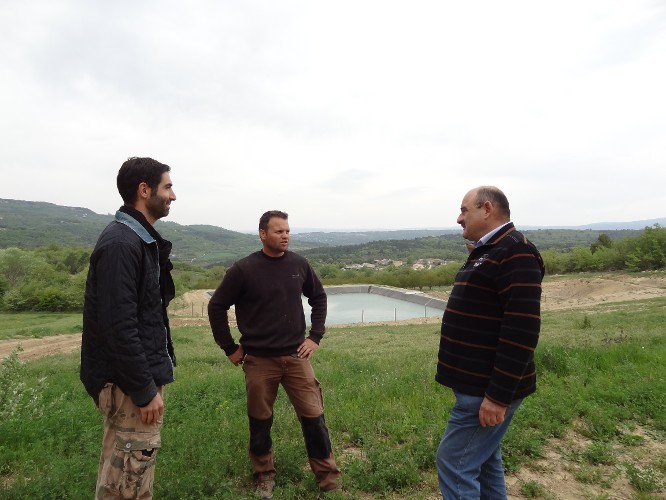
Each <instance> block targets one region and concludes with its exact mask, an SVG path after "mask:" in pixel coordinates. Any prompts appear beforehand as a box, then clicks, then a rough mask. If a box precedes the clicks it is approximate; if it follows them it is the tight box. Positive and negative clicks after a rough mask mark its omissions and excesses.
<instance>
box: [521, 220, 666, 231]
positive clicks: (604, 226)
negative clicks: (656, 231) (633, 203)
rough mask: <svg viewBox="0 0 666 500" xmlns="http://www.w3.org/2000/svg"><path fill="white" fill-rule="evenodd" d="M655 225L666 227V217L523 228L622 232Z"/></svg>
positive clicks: (526, 227) (525, 227)
mask: <svg viewBox="0 0 666 500" xmlns="http://www.w3.org/2000/svg"><path fill="white" fill-rule="evenodd" d="M655 224H659V225H660V226H661V227H666V217H661V218H657V219H647V220H635V221H628V222H594V223H592V224H584V225H582V226H549V227H547V228H543V227H539V226H523V229H575V230H578V231H583V230H586V229H593V230H596V231H620V230H623V229H645V228H646V227H652V226H654V225H655Z"/></svg>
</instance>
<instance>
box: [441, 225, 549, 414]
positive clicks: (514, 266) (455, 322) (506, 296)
mask: <svg viewBox="0 0 666 500" xmlns="http://www.w3.org/2000/svg"><path fill="white" fill-rule="evenodd" d="M543 276H544V265H543V260H542V258H541V255H540V254H539V251H538V250H537V249H536V247H535V246H534V245H533V244H532V243H530V242H529V241H528V240H527V238H525V236H523V235H522V234H521V233H520V232H518V231H517V230H516V228H515V227H514V225H513V224H512V223H509V224H507V225H506V226H504V227H502V228H501V229H500V230H499V231H498V232H497V233H496V234H495V235H494V236H493V237H492V238H491V239H490V241H489V242H488V243H487V244H485V245H482V246H480V247H478V248H475V249H474V250H473V251H472V252H471V253H470V255H469V257H468V259H467V262H465V265H464V266H463V267H462V268H461V269H460V271H459V272H458V274H457V275H456V280H455V283H454V286H453V290H452V292H451V296H450V298H449V301H448V303H447V305H446V310H445V312H444V318H443V321H442V335H441V338H440V344H439V356H438V357H439V362H438V365H437V374H436V376H435V380H437V382H439V383H440V384H442V385H445V386H447V387H450V388H452V389H454V390H456V391H459V392H462V393H464V394H470V395H473V396H486V397H488V399H490V400H491V401H493V402H495V403H497V404H501V405H505V406H508V405H509V404H511V402H512V401H514V400H516V399H520V398H523V397H525V396H527V395H529V394H531V393H533V392H534V391H535V390H536V370H535V366H534V350H535V348H536V346H537V342H538V340H539V330H540V328H541V316H540V314H541V304H540V303H541V281H542V280H543Z"/></svg>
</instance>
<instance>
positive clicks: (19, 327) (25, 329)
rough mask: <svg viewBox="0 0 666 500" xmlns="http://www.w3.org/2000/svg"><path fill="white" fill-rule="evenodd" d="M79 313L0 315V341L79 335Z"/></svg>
mask: <svg viewBox="0 0 666 500" xmlns="http://www.w3.org/2000/svg"><path fill="white" fill-rule="evenodd" d="M81 328H82V318H81V313H48V312H41V313H19V314H12V313H0V340H7V339H21V338H42V337H49V336H51V335H56V334H61V333H81Z"/></svg>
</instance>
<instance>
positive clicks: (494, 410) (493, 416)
mask: <svg viewBox="0 0 666 500" xmlns="http://www.w3.org/2000/svg"><path fill="white" fill-rule="evenodd" d="M505 413H506V406H501V405H498V404H497V403H493V402H492V401H491V400H490V399H488V398H483V401H482V402H481V408H479V423H480V424H481V427H485V426H486V425H489V426H491V427H493V426H495V425H497V424H501V423H502V422H504V414H505Z"/></svg>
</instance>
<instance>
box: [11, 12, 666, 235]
mask: <svg viewBox="0 0 666 500" xmlns="http://www.w3.org/2000/svg"><path fill="white" fill-rule="evenodd" d="M665 56H666V9H665V8H664V7H663V4H661V3H660V2H650V1H629V0H626V1H625V0H617V1H613V2H606V1H601V0H597V1H592V2H583V3H581V2H573V1H564V2H557V3H548V4H544V3H541V2H532V1H508V2H491V1H485V2H483V1H482V2H474V3H461V2H439V1H418V0H417V1H415V2H410V3H405V2H395V1H382V2H380V1H363V0H360V1H354V2H351V1H339V2H306V1H286V2H269V1H266V0H264V1H262V0H256V1H247V2H238V1H224V2H213V1H206V0H199V1H194V2H188V3H187V4H185V3H182V2H156V1H153V2H150V1H148V2H138V3H137V2H128V1H121V2H111V3H109V2H107V3H99V2H86V1H84V0H60V1H54V2H51V1H45V0H43V1H35V2H20V1H18V0H7V1H5V2H3V3H2V4H0V58H1V62H2V64H0V106H1V107H2V110H3V112H2V115H1V116H0V134H2V137H3V147H2V148H0V173H1V175H2V179H3V182H2V183H1V184H0V198H18V199H29V200H40V201H49V202H53V203H58V204H63V205H73V206H85V207H88V208H91V209H92V210H94V211H96V212H99V213H107V212H112V211H114V210H115V209H116V208H117V206H118V205H119V204H120V198H119V196H118V195H117V193H116V192H115V174H116V173H117V169H118V168H119V166H120V164H121V163H122V162H123V161H124V159H125V158H127V157H128V156H132V155H146V156H152V157H154V158H156V159H158V160H160V161H163V162H165V163H168V164H170V165H171V166H172V169H173V171H172V178H173V180H174V186H175V189H176V194H177V195H178V200H177V202H176V203H175V204H174V207H173V209H172V211H171V216H170V218H171V220H175V221H177V222H181V223H187V224H194V223H207V224H215V225H219V226H222V227H225V228H229V229H254V227H255V226H256V220H257V218H258V217H259V215H260V214H261V213H262V212H263V211H265V210H267V209H273V208H277V209H283V210H286V211H287V212H289V213H290V219H291V221H292V225H293V226H294V227H328V228H341V227H344V228H354V227H356V228H370V227H382V228H399V227H442V226H447V227H448V226H453V225H454V224H455V218H456V216H457V210H458V206H459V204H460V200H461V198H462V196H463V195H464V194H465V192H466V191H467V190H468V189H470V188H471V187H474V186H476V185H479V184H496V185H498V186H500V187H501V188H503V189H504V190H505V191H506V193H507V195H508V196H509V200H510V202H511V204H512V212H513V216H514V220H516V222H518V223H522V224H529V225H539V224H544V225H545V224H548V225H555V224H558V225H559V224H567V225H568V224H579V223H580V224H583V223H589V222H595V221H602V220H603V221H610V220H614V221H615V220H637V219H647V218H652V217H663V216H664V213H663V212H659V210H661V209H662V208H661V207H663V206H664V205H665V204H666V195H665V194H664V190H663V186H664V185H665V184H666V173H664V172H666V169H664V159H665V158H666V145H665V144H666V143H665V141H664V140H663V137H664V136H665V135H666V98H665V97H664V92H663V90H662V89H663V88H666V67H665V66H664V64H663V60H664V57H665Z"/></svg>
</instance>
